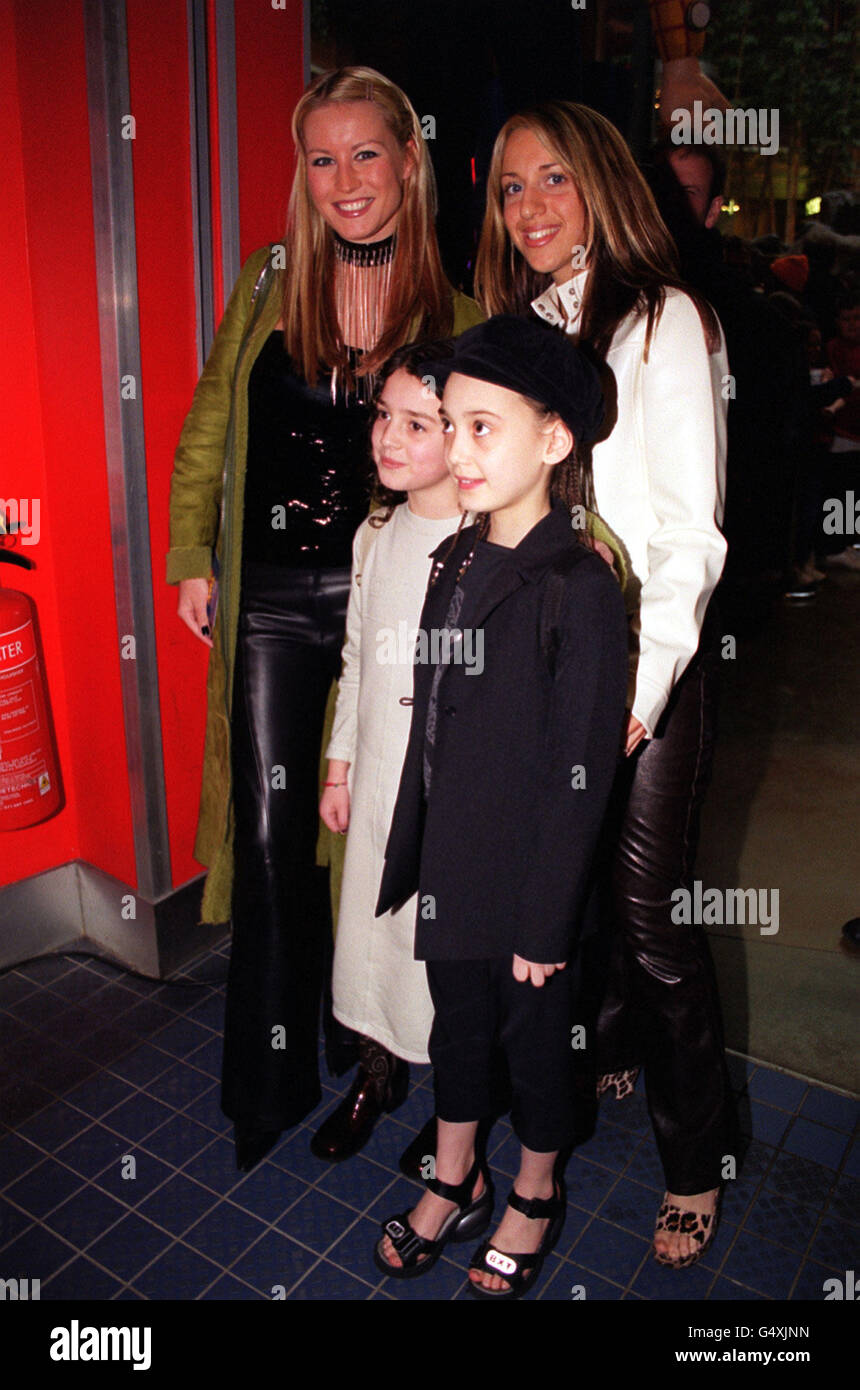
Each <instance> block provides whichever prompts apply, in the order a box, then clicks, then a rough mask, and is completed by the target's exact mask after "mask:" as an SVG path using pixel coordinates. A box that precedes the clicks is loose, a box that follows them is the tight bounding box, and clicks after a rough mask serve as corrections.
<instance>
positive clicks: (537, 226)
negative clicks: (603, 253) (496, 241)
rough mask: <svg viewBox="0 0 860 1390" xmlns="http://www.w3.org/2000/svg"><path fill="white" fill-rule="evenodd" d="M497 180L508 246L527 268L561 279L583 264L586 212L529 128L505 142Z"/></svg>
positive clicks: (559, 282) (560, 282)
mask: <svg viewBox="0 0 860 1390" xmlns="http://www.w3.org/2000/svg"><path fill="white" fill-rule="evenodd" d="M501 183H502V212H503V215H504V219H505V226H506V227H507V230H508V235H509V236H510V238H511V241H512V242H513V244H514V246H515V247H516V248H517V250H518V251H520V252H521V253H522V255H523V256H524V257H525V259H526V261H527V262H528V264H529V265H530V266H531V268H532V270H535V271H538V272H539V273H540V274H544V275H551V276H552V278H553V280H554V281H555V283H556V284H557V285H563V284H565V282H566V281H567V280H569V279H570V278H571V276H572V275H575V274H576V272H577V271H578V270H581V269H582V268H583V265H584V255H585V246H586V242H587V239H588V214H587V212H586V208H585V204H584V202H583V201H582V198H581V197H580V196H579V191H578V190H577V187H576V184H575V183H574V181H573V179H572V177H571V175H570V174H569V173H568V172H567V171H566V170H565V168H564V167H563V165H561V164H559V163H558V161H557V160H556V158H555V156H554V155H553V154H552V152H551V151H550V150H548V149H547V147H546V145H544V144H543V142H542V141H541V140H539V139H538V137H537V136H536V135H535V134H534V132H533V131H531V130H526V129H520V130H515V131H513V133H512V134H511V135H510V136H509V137H508V140H507V142H506V144H505V152H504V157H503V159H502V179H501ZM576 248H580V251H579V255H578V257H577V260H578V261H579V264H574V263H573V260H574V252H575V249H576Z"/></svg>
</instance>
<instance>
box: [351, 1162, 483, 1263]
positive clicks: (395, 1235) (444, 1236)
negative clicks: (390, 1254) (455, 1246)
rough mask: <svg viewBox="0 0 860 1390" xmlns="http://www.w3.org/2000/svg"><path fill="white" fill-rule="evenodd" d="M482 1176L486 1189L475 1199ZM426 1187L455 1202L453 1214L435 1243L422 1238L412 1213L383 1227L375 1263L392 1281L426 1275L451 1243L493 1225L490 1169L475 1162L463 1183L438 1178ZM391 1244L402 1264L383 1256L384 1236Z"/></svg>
mask: <svg viewBox="0 0 860 1390" xmlns="http://www.w3.org/2000/svg"><path fill="white" fill-rule="evenodd" d="M479 1174H483V1178H484V1187H483V1191H482V1192H481V1195H480V1196H479V1197H473V1195H472V1194H473V1192H474V1190H475V1184H476V1182H477V1181H478V1175H479ZM426 1185H427V1187H429V1189H430V1191H431V1192H435V1193H436V1195H437V1197H444V1199H445V1201H446V1202H456V1206H455V1207H454V1210H453V1211H452V1212H449V1214H448V1215H447V1216H446V1217H445V1220H444V1221H443V1222H442V1225H441V1226H440V1228H439V1232H438V1234H437V1236H436V1238H435V1239H434V1240H429V1239H428V1238H427V1237H426V1236H419V1235H418V1232H417V1231H415V1230H413V1227H412V1223H411V1222H410V1220H409V1218H410V1216H411V1215H412V1213H411V1211H404V1212H401V1213H400V1215H399V1216H393V1217H392V1218H391V1219H390V1220H389V1221H386V1222H385V1224H384V1225H383V1227H382V1239H381V1240H378V1241H377V1243H376V1247H375V1249H374V1251H373V1262H374V1264H375V1265H376V1268H377V1269H378V1270H381V1272H382V1273H383V1274H387V1275H389V1277H390V1278H392V1279H414V1278H416V1277H418V1276H419V1275H421V1274H426V1273H427V1272H428V1270H431V1269H432V1268H433V1266H434V1265H435V1263H436V1261H437V1260H438V1259H439V1256H440V1255H441V1254H442V1251H443V1250H444V1249H445V1246H446V1245H447V1244H448V1241H449V1240H471V1239H472V1238H473V1236H479V1235H482V1234H483V1232H484V1231H485V1230H486V1229H487V1227H488V1226H489V1224H490V1218H491V1216H492V1214H493V1184H492V1183H491V1181H490V1174H489V1171H488V1170H487V1168H486V1167H485V1166H484V1165H483V1164H482V1163H481V1162H480V1160H479V1159H477V1158H476V1159H475V1162H474V1163H473V1164H472V1167H471V1169H470V1170H469V1172H468V1173H467V1174H466V1176H465V1178H464V1179H463V1181H462V1182H461V1183H449V1182H442V1181H441V1180H440V1179H439V1178H435V1177H434V1178H427V1179H426ZM386 1236H388V1239H389V1240H390V1241H391V1244H392V1245H393V1246H394V1249H395V1251H396V1252H397V1255H398V1256H399V1258H400V1261H401V1263H400V1264H399V1265H393V1264H389V1262H388V1260H387V1259H386V1258H385V1256H384V1255H383V1253H382V1248H383V1245H384V1242H385V1237H386Z"/></svg>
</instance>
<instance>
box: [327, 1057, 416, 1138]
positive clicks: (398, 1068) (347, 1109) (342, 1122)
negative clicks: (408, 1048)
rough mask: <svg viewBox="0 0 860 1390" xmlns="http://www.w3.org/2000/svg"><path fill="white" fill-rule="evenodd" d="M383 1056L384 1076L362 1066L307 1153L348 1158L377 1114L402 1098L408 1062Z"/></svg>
mask: <svg viewBox="0 0 860 1390" xmlns="http://www.w3.org/2000/svg"><path fill="white" fill-rule="evenodd" d="M379 1052H382V1049H381V1048H380V1049H379ZM385 1055H386V1057H388V1058H389V1062H390V1065H389V1066H388V1068H387V1070H386V1071H385V1073H384V1075H383V1074H381V1073H379V1072H378V1071H377V1074H372V1073H371V1072H370V1071H368V1070H367V1069H366V1067H365V1066H364V1065H362V1066H361V1067H360V1069H359V1071H358V1075H357V1076H356V1078H355V1080H354V1081H353V1083H352V1085H351V1086H350V1088H349V1091H348V1092H347V1094H346V1096H345V1097H344V1099H343V1100H342V1101H341V1102H340V1104H339V1105H338V1106H337V1107H336V1108H335V1109H334V1110H333V1111H332V1112H331V1114H330V1115H328V1116H326V1118H325V1119H324V1120H323V1122H322V1124H321V1125H320V1127H319V1129H318V1130H317V1132H316V1134H315V1135H314V1136H313V1138H312V1139H311V1153H313V1154H315V1155H316V1157H317V1158H323V1159H326V1160H327V1161H328V1162H329V1163H340V1162H342V1160H343V1159H345V1158H352V1156H353V1154H357V1153H358V1152H359V1150H360V1149H363V1148H364V1146H365V1144H366V1143H367V1141H368V1139H369V1138H370V1136H371V1134H372V1133H373V1127H374V1125H375V1124H376V1121H377V1120H378V1119H379V1117H380V1115H383V1114H389V1113H390V1112H391V1111H392V1110H396V1109H397V1107H398V1106H399V1105H402V1104H403V1102H404V1101H405V1099H406V1092H407V1090H408V1089H409V1064H408V1062H403V1061H401V1059H400V1058H399V1057H392V1056H391V1053H386V1054H385ZM375 1070H377V1069H375Z"/></svg>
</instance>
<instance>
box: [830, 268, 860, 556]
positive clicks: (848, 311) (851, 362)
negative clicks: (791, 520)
mask: <svg viewBox="0 0 860 1390" xmlns="http://www.w3.org/2000/svg"><path fill="white" fill-rule="evenodd" d="M827 361H828V363H829V366H830V368H831V370H832V371H833V373H834V374H835V376H837V377H848V378H850V380H851V388H852V389H851V391H850V393H849V394H848V396H847V399H846V400H845V401H844V403H843V405H842V406H841V408H840V409H838V410H837V411H835V413H834V416H833V443H832V444H831V446H830V468H829V470H828V481H827V496H828V497H833V498H839V499H841V500H842V502H843V506H844V502H845V497H846V494H847V493H849V492H853V494H854V496H855V497H860V384H858V379H860V293H858V291H857V290H851V291H848V292H847V293H846V294H844V295H843V296H842V298H841V299H840V300H839V302H838V304H837V312H836V336H835V337H833V338H831V339H830V341H829V343H828V344H827ZM847 510H848V508H847V507H845V511H847ZM844 520H845V521H846V522H850V531H847V528H846V531H843V533H842V535H843V536H845V535H846V534H850V535H851V536H853V538H854V539H853V540H852V541H850V542H849V543H848V544H847V545H845V546H842V547H839V544H838V539H837V537H835V536H834V538H833V544H834V547H835V552H834V553H833V554H830V555H828V557H827V563H828V564H829V565H836V566H842V567H843V568H846V569H853V570H860V544H858V541H857V534H856V531H855V530H854V518H853V516H851V517H850V518H849V517H847V516H845V518H844ZM839 539H841V537H840V538H839Z"/></svg>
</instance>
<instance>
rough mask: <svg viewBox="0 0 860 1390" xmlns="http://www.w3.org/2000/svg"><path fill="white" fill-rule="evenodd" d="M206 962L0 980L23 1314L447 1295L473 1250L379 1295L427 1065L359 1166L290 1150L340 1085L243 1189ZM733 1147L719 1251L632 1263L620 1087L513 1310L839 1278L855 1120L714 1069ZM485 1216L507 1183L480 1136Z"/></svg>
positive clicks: (3, 1218) (458, 1288) (4, 1264)
mask: <svg viewBox="0 0 860 1390" xmlns="http://www.w3.org/2000/svg"><path fill="white" fill-rule="evenodd" d="M225 973H226V948H225V950H223V951H221V952H213V953H212V954H211V955H210V956H208V957H206V958H205V960H203V961H201V962H198V963H197V964H196V966H195V967H194V968H193V969H192V970H191V971H190V972H189V976H188V977H186V979H185V980H184V981H183V982H178V983H177V984H175V985H174V984H161V983H158V982H152V983H149V982H146V981H143V980H140V979H138V978H136V977H133V976H129V975H125V974H124V973H123V972H122V971H119V970H116V969H114V968H113V967H112V966H110V965H108V964H107V963H106V962H104V961H100V960H97V959H96V958H89V959H86V958H83V957H76V958H72V957H67V956H59V957H51V958H48V959H45V960H41V961H35V962H32V963H30V964H28V965H24V966H21V967H19V968H18V969H15V970H12V971H9V972H7V973H6V974H5V975H3V976H0V1116H2V1118H3V1121H4V1123H3V1125H2V1126H0V1277H3V1278H29V1279H35V1278H38V1279H40V1280H41V1296H42V1298H43V1299H72V1300H77V1299H171V1300H177V1299H198V1298H199V1299H207V1300H210V1299H216V1300H217V1299H223V1300H242V1299H259V1298H272V1297H286V1298H289V1299H305V1300H313V1299H368V1298H380V1297H381V1298H400V1299H412V1300H423V1299H459V1298H462V1297H464V1296H465V1295H466V1277H465V1270H466V1267H467V1265H468V1261H469V1257H470V1255H471V1246H470V1245H468V1244H464V1245H452V1246H449V1247H448V1248H447V1249H446V1251H445V1254H444V1256H443V1258H442V1259H441V1260H440V1261H439V1263H438V1265H437V1266H436V1267H435V1268H434V1269H433V1270H432V1271H431V1273H430V1274H428V1275H427V1276H426V1278H422V1279H416V1280H410V1281H403V1282H399V1281H395V1280H391V1279H383V1278H381V1277H380V1274H379V1272H378V1271H377V1270H376V1268H375V1266H374V1264H373V1261H372V1259H371V1250H372V1247H373V1243H374V1241H375V1240H376V1239H377V1236H378V1233H379V1222H380V1220H382V1219H384V1218H386V1217H387V1216H389V1215H392V1214H393V1213H395V1212H398V1211H402V1210H404V1209H406V1208H408V1207H409V1206H410V1205H412V1204H414V1202H415V1200H416V1198H417V1195H418V1189H417V1188H416V1187H415V1186H414V1185H413V1184H411V1183H409V1182H407V1181H406V1180H405V1179H404V1178H402V1177H401V1176H400V1174H399V1172H398V1169H397V1159H398V1156H399V1154H400V1152H401V1150H402V1149H403V1148H404V1147H405V1145H406V1144H407V1143H408V1142H409V1140H410V1139H411V1138H412V1137H413V1135H414V1133H415V1132H416V1130H417V1129H418V1128H420V1126H421V1125H422V1124H423V1122H424V1120H425V1119H426V1118H427V1117H428V1116H429V1114H430V1111H431V1108H432V1096H431V1092H430V1090H429V1070H428V1069H427V1068H426V1067H424V1068H422V1067H416V1068H414V1069H413V1080H414V1082H415V1085H414V1086H413V1089H412V1092H411V1094H410V1096H409V1099H408V1101H407V1102H406V1104H405V1105H403V1106H402V1107H401V1108H400V1110H398V1111H397V1113H396V1114H395V1115H392V1116H386V1117H385V1118H384V1119H383V1120H382V1121H381V1123H380V1124H379V1125H378V1126H377V1129H376V1132H375V1133H374V1135H373V1138H372V1140H371V1142H370V1143H369V1144H368V1146H367V1148H366V1149H365V1150H364V1152H363V1153H362V1154H361V1155H359V1156H358V1157H356V1158H355V1159H353V1160H352V1161H351V1162H349V1163H345V1164H339V1165H335V1166H329V1165H326V1164H324V1163H321V1162H320V1161H318V1160H317V1159H315V1158H314V1157H313V1155H312V1154H311V1152H310V1150H309V1147H308V1141H309V1139H310V1136H311V1133H312V1131H313V1128H314V1125H315V1124H316V1123H318V1121H319V1117H320V1115H322V1114H323V1113H325V1111H326V1110H327V1109H328V1108H329V1107H330V1106H331V1105H332V1104H333V1103H334V1102H335V1100H336V1098H337V1096H338V1094H340V1093H342V1091H343V1090H344V1089H345V1088H346V1086H347V1085H348V1084H349V1080H350V1078H349V1077H346V1078H344V1079H343V1081H342V1082H338V1083H333V1082H332V1081H331V1079H330V1078H327V1077H324V1085H325V1090H324V1101H323V1104H322V1106H321V1107H320V1109H319V1111H318V1113H317V1115H316V1116H311V1117H309V1119H308V1121H306V1123H305V1124H304V1125H302V1126H300V1127H299V1128H298V1129H296V1130H293V1131H291V1132H290V1133H289V1134H287V1135H285V1136H284V1137H283V1138H282V1140H281V1142H280V1143H279V1144H278V1146H277V1147H276V1149H275V1150H274V1151H273V1152H272V1153H271V1154H270V1155H269V1156H268V1157H267V1159H266V1160H265V1162H263V1163H261V1164H260V1165H258V1167H257V1168H256V1169H254V1170H253V1171H252V1172H251V1173H250V1174H244V1173H240V1172H238V1171H237V1169H236V1167H235V1161H234V1154H233V1145H232V1140H231V1126H230V1122H229V1121H228V1120H226V1119H225V1117H224V1115H223V1114H222V1113H221V1110H220V1107H219V1103H218V1097H219V1087H218V1076H219V1069H220V1051H221V1040H220V1028H221V1019H222V1014H223V987H222V986H221V985H220V984H218V983H212V982H213V981H218V980H220V979H223V977H224V975H225ZM730 1071H731V1073H732V1078H733V1081H734V1083H735V1087H736V1091H737V1093H738V1096H739V1099H740V1102H741V1104H740V1115H741V1126H742V1129H743V1130H744V1131H745V1133H746V1135H747V1138H746V1140H745V1143H746V1150H745V1153H744V1156H743V1159H742V1162H741V1165H740V1170H739V1172H738V1175H737V1178H736V1180H735V1181H733V1182H730V1183H728V1184H727V1186H726V1190H725V1193H724V1198H723V1208H722V1221H721V1225H720V1230H719V1232H718V1236H717V1239H716V1241H715V1242H714V1245H713V1247H712V1249H711V1250H710V1251H709V1252H708V1254H707V1256H706V1257H705V1258H704V1259H703V1260H702V1261H701V1262H700V1263H699V1264H698V1265H696V1266H695V1267H694V1268H692V1269H690V1270H685V1271H683V1272H676V1271H673V1270H666V1269H663V1268H661V1267H660V1266H659V1265H657V1264H656V1262H655V1261H654V1260H652V1259H651V1257H650V1237H651V1231H652V1227H653V1219H654V1213H655V1210H656V1207H657V1205H658V1204H659V1200H660V1196H661V1194H662V1188H663V1179H662V1173H661V1169H660V1163H659V1160H658V1157H657V1152H656V1149H655V1146H654V1141H653V1138H652V1135H651V1130H650V1125H649V1122H648V1115H647V1111H646V1108H645V1103H644V1099H643V1096H642V1094H641V1091H640V1090H637V1092H636V1093H635V1094H634V1095H633V1096H631V1097H629V1098H628V1099H627V1100H625V1101H622V1102H620V1103H617V1102H614V1101H611V1100H607V1101H604V1103H603V1106H602V1109H601V1114H600V1121H599V1125H598V1128H597V1131H596V1133H595V1134H594V1135H593V1136H592V1138H591V1139H590V1140H589V1141H588V1142H587V1143H586V1144H584V1145H582V1146H581V1147H580V1148H579V1149H577V1151H576V1153H575V1154H574V1156H573V1158H572V1159H571V1161H570V1164H569V1165H568V1169H567V1189H568V1215H567V1221H566V1224H565V1228H564V1231H563V1233H562V1236H561V1238H560V1240H559V1242H558V1245H557V1247H556V1250H555V1251H554V1252H553V1254H552V1255H551V1256H550V1258H549V1259H548V1261H547V1264H546V1266H545V1269H544V1273H543V1276H542V1279H541V1281H540V1284H539V1285H538V1287H537V1289H536V1290H535V1292H534V1293H533V1294H532V1295H530V1296H531V1297H538V1298H545V1299H549V1300H564V1301H566V1302H568V1301H570V1300H571V1299H578V1298H583V1297H584V1298H586V1299H598V1300H617V1299H624V1298H627V1299H638V1298H644V1299H652V1300H653V1299H671V1300H676V1299H686V1300H691V1301H696V1300H700V1299H715V1300H732V1299H745V1298H759V1299H778V1300H783V1299H788V1298H795V1299H822V1298H823V1297H824V1283H825V1281H826V1280H829V1279H833V1278H834V1277H837V1278H844V1275H845V1271H846V1270H847V1269H856V1268H860V1139H858V1138H857V1128H858V1104H857V1103H856V1102H855V1101H853V1100H851V1099H849V1098H846V1097H845V1096H842V1095H839V1094H837V1093H835V1092H833V1091H829V1090H826V1089H825V1088H823V1087H820V1086H810V1085H807V1083H806V1082H804V1081H801V1080H798V1079H797V1078H796V1077H791V1076H786V1075H784V1074H782V1073H779V1072H776V1071H774V1070H773V1069H771V1068H768V1067H763V1066H756V1065H755V1064H753V1063H751V1062H748V1061H746V1060H745V1059H743V1058H740V1057H732V1058H730ZM489 1150H490V1164H491V1168H492V1169H493V1177H494V1180H495V1183H496V1187H497V1193H498V1194H499V1199H501V1198H502V1197H503V1196H504V1194H505V1193H506V1192H507V1190H508V1188H509V1186H510V1181H511V1176H512V1175H513V1173H514V1172H515V1171H516V1166H517V1145H516V1141H515V1140H514V1137H513V1135H512V1133H511V1130H510V1127H509V1126H508V1125H507V1124H506V1123H505V1122H500V1123H499V1124H498V1125H497V1126H496V1128H495V1129H494V1131H493V1134H492V1136H491V1140H490V1146H489Z"/></svg>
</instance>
